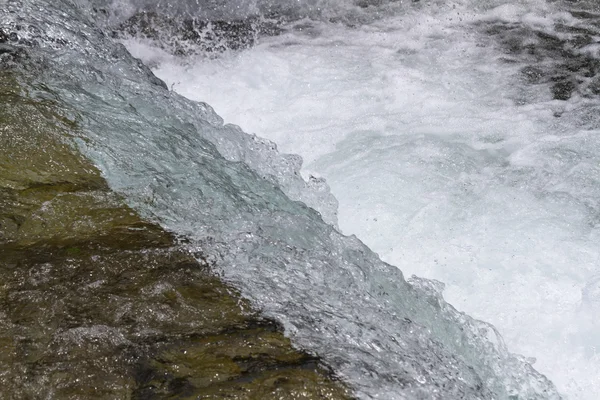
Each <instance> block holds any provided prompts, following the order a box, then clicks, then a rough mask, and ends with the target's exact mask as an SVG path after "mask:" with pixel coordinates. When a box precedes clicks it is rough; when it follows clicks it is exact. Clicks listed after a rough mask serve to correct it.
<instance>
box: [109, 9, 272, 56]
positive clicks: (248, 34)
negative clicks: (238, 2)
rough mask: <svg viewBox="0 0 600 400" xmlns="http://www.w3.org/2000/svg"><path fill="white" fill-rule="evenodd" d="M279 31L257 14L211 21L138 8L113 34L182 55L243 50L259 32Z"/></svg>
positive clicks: (249, 45)
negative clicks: (147, 42) (145, 40)
mask: <svg viewBox="0 0 600 400" xmlns="http://www.w3.org/2000/svg"><path fill="white" fill-rule="evenodd" d="M280 32H281V28H279V27H278V25H277V24H276V23H274V22H266V21H261V20H259V19H257V18H247V19H243V20H233V21H228V20H222V21H219V20H216V21H210V20H203V19H197V18H181V17H170V16H166V15H162V14H158V13H155V12H139V13H137V14H135V15H133V16H132V17H131V18H129V19H128V20H127V21H125V22H124V23H122V24H121V25H119V26H118V27H117V28H116V29H115V30H114V31H113V35H114V36H115V37H127V36H133V37H138V38H144V39H151V40H153V41H155V42H156V43H158V44H159V45H160V46H161V47H162V48H163V49H165V50H167V51H170V52H172V53H174V54H176V55H184V54H192V53H199V52H201V53H218V52H223V51H226V50H242V49H246V48H249V47H252V46H253V45H254V43H255V41H256V39H257V38H258V37H259V36H260V35H277V34H279V33H280Z"/></svg>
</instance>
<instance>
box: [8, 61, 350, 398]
mask: <svg viewBox="0 0 600 400" xmlns="http://www.w3.org/2000/svg"><path fill="white" fill-rule="evenodd" d="M33 93H35V95H34V94H33ZM53 98H54V97H53V95H52V93H51V92H49V91H47V90H46V89H44V88H43V87H37V88H36V90H35V91H34V90H32V89H31V85H30V84H25V83H20V82H19V79H18V76H17V75H15V73H14V72H11V71H6V70H4V71H2V70H0V124H1V125H2V130H1V131H0V398H2V399H42V398H52V399H91V398H93V399H133V398H140V399H141V398H143V399H149V398H157V399H162V398H165V399H166V398H197V399H220V398H230V399H231V398H232V399H261V400H263V399H276V398H277V399H281V398H285V399H342V398H348V396H349V394H348V391H347V389H346V388H345V386H344V385H343V384H341V383H340V382H338V381H336V380H335V379H334V378H333V376H332V374H331V372H329V371H327V370H326V369H324V368H323V367H322V366H320V364H319V362H318V360H317V359H315V358H314V357H312V356H309V355H307V354H305V353H303V352H301V351H298V350H296V349H294V347H293V346H292V344H291V343H290V341H289V340H288V339H287V338H285V337H284V336H283V334H282V329H281V328H280V327H279V326H278V325H277V324H275V323H273V322H272V321H268V320H265V319H263V318H261V317H260V315H259V314H258V313H257V312H255V311H254V310H252V308H251V307H250V305H249V304H248V303H247V302H246V301H245V300H244V299H243V298H241V297H240V296H239V294H238V293H237V292H236V291H235V290H234V289H232V288H231V287H229V286H227V285H225V284H224V283H223V282H222V281H221V280H219V279H218V277H217V276H215V275H214V274H213V273H212V272H211V268H210V265H208V264H207V263H206V262H202V261H198V260H201V257H200V256H199V255H198V254H196V255H191V254H189V253H188V252H186V251H184V250H182V249H181V248H180V247H179V246H178V245H177V241H176V240H175V238H174V236H173V235H171V234H169V233H168V232H165V231H164V230H162V229H161V228H160V227H159V226H157V225H155V224H152V223H149V222H147V221H144V220H142V219H141V218H140V217H139V216H138V215H137V214H136V213H135V212H134V211H133V210H131V209H130V208H128V207H127V206H126V205H125V204H124V202H123V201H122V199H121V198H120V197H119V196H118V195H116V194H115V193H113V192H111V191H110V189H109V188H108V185H107V184H106V182H105V181H104V180H103V178H102V176H101V175H100V173H99V171H98V170H97V169H96V168H95V167H94V166H93V165H91V164H90V163H89V162H88V161H87V160H86V159H85V158H84V157H82V156H81V155H80V154H79V153H78V152H77V151H76V150H75V149H74V148H73V147H72V145H71V144H70V141H69V140H70V139H71V137H72V134H73V133H74V132H75V130H76V129H77V123H76V120H74V119H69V118H66V117H65V115H72V113H71V114H70V113H68V110H62V109H61V106H60V103H59V102H58V101H57V100H53Z"/></svg>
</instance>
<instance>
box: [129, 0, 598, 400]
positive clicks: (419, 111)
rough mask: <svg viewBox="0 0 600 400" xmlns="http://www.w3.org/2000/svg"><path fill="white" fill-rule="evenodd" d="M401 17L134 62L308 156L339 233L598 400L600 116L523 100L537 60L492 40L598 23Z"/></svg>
mask: <svg viewBox="0 0 600 400" xmlns="http://www.w3.org/2000/svg"><path fill="white" fill-rule="evenodd" d="M502 3H506V4H502ZM388 6H389V5H388ZM577 6H578V7H579V8H582V7H583V8H585V7H584V6H585V5H582V4H578V5H577ZM389 7H391V6H389ZM389 7H388V9H389ZM395 7H396V8H395V9H393V11H394V12H391V13H390V15H388V16H385V17H382V16H381V15H377V16H376V18H375V17H374V18H373V21H371V22H369V23H368V24H363V25H359V26H352V27H349V26H347V24H343V23H330V22H317V21H315V20H302V21H300V22H296V23H292V24H290V25H289V26H288V27H287V28H288V31H287V32H286V33H285V34H283V35H281V36H278V37H274V38H263V39H262V40H261V41H260V43H259V45H257V46H256V47H254V48H252V49H250V50H246V51H243V52H235V53H231V54H225V55H222V56H220V57H218V58H216V59H211V58H207V57H205V56H203V55H200V56H190V57H187V58H184V59H182V58H175V57H173V56H171V55H169V54H168V53H166V52H164V51H161V50H159V49H157V48H156V47H154V46H153V44H152V43H148V42H143V41H140V40H130V41H126V45H127V47H128V48H129V49H130V50H131V51H132V53H133V54H134V55H136V56H138V57H141V58H142V59H143V60H144V61H146V62H147V63H148V64H149V65H151V66H152V67H153V70H154V71H155V73H156V74H157V75H158V76H159V77H161V78H162V79H164V80H165V81H166V82H167V84H168V85H169V86H170V87H171V88H172V89H173V90H175V91H177V92H178V93H181V94H183V95H184V96H186V97H188V98H191V99H194V100H202V101H207V102H208V103H210V104H211V105H212V106H213V107H215V109H216V111H217V112H218V113H219V114H220V115H221V116H223V118H224V119H225V120H226V121H227V122H231V123H235V124H237V125H239V126H241V127H242V129H244V130H245V131H247V132H254V133H256V134H258V135H259V136H262V137H266V138H269V139H271V140H273V141H274V142H275V143H277V145H278V147H279V149H280V150H281V151H282V152H286V153H297V154H300V155H301V156H302V157H303V158H304V160H305V166H304V168H303V170H302V172H303V174H304V175H305V176H309V175H314V176H322V177H325V178H326V180H327V182H328V184H329V185H330V187H331V189H332V192H333V194H334V195H335V197H336V198H337V199H338V201H339V203H340V207H339V226H340V228H341V231H342V232H344V233H345V234H356V235H357V236H358V237H359V238H360V239H361V240H363V241H364V242H365V243H366V244H367V245H368V246H369V247H371V248H372V249H373V250H374V251H375V252H377V253H378V254H379V255H380V256H381V258H382V259H383V260H384V261H386V262H389V263H390V264H393V265H395V266H397V267H399V268H400V269H401V270H402V271H403V272H404V274H405V275H407V276H410V275H412V274H415V275H417V276H421V277H426V278H433V279H437V280H440V281H442V282H444V283H445V284H446V287H445V291H444V297H445V298H446V299H447V300H448V301H449V302H450V303H451V304H453V305H454V306H455V307H457V308H458V309H459V310H462V311H465V312H467V313H468V314H470V315H473V316H475V317H476V318H480V319H482V320H485V321H489V322H491V323H492V324H493V325H494V326H495V327H496V328H498V330H499V331H500V333H501V334H502V336H503V337H504V339H505V341H506V343H507V345H508V348H509V349H510V350H511V351H514V352H517V353H519V354H523V355H525V356H526V357H532V358H534V359H536V360H537V361H536V362H535V364H534V365H535V367H536V369H537V370H539V371H540V372H542V373H544V374H546V375H547V376H548V377H549V378H550V379H552V381H553V382H554V383H555V384H556V385H557V386H558V388H559V390H560V391H561V392H562V393H563V394H565V395H566V396H567V397H568V398H572V399H589V400H592V399H597V398H600V378H599V377H600V354H599V351H600V319H599V318H598V315H600V314H599V312H600V309H599V308H598V307H599V304H600V297H598V296H599V293H600V292H599V289H598V288H599V284H600V283H599V282H600V246H599V244H600V242H599V240H600V230H599V228H598V222H599V215H600V214H599V212H600V201H599V199H600V136H599V134H600V132H599V131H598V128H600V119H599V117H598V114H597V108H596V107H597V104H598V101H597V100H595V99H593V98H592V99H586V98H584V97H581V96H577V95H575V96H573V97H572V98H571V99H570V100H568V101H560V100H553V99H552V96H551V95H550V90H549V85H543V84H541V85H529V86H527V85H526V84H525V83H524V82H523V77H522V74H521V73H520V71H521V69H522V68H523V67H524V66H527V65H528V63H530V61H531V60H526V59H523V58H519V57H515V56H514V55H511V54H507V52H506V51H505V49H503V48H502V47H501V46H500V43H498V41H497V40H495V39H494V37H492V36H491V35H487V34H485V32H484V29H482V26H485V25H486V24H490V25H491V24H492V23H494V24H496V25H498V24H499V22H500V21H503V22H506V23H513V24H516V25H520V26H523V27H533V28H535V29H539V30H542V31H545V32H548V33H551V34H556V31H555V29H556V28H555V25H556V24H557V23H563V24H566V25H568V26H586V23H587V22H586V21H585V20H582V19H581V18H576V17H574V16H573V15H571V14H570V13H568V11H569V7H570V8H572V7H573V5H572V4H570V5H568V6H567V7H565V6H564V5H561V4H559V3H546V2H543V1H521V2H513V3H508V2H486V3H485V4H483V3H481V2H478V3H473V2H462V3H459V2H452V3H449V4H448V3H445V4H444V5H440V4H431V3H426V4H423V5H416V6H414V7H412V8H411V7H408V6H406V5H404V6H402V7H401V6H400V5H395ZM587 9H588V10H591V11H594V10H593V8H590V7H589V6H588V7H587ZM381 10H382V8H372V9H371V10H369V9H367V10H364V11H362V12H364V13H368V12H372V13H379V14H382V11H381ZM386 10H387V9H386ZM330 11H331V10H330ZM336 11H339V9H336ZM559 35H560V33H559ZM584 51H594V50H593V46H590V47H588V48H586V49H585V50H584ZM507 59H508V60H509V61H512V62H507ZM558 114H560V117H557V116H556V115H558Z"/></svg>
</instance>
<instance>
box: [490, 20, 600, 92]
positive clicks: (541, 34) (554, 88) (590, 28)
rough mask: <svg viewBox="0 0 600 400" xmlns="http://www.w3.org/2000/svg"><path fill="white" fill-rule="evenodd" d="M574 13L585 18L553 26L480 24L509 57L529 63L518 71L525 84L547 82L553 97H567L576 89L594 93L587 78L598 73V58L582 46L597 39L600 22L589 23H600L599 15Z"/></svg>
mask: <svg viewBox="0 0 600 400" xmlns="http://www.w3.org/2000/svg"><path fill="white" fill-rule="evenodd" d="M574 13H575V14H573V15H574V16H575V17H577V16H578V18H585V22H582V23H572V24H569V25H566V24H564V23H557V24H556V25H555V27H554V29H553V30H545V28H541V27H540V28H539V29H538V28H532V27H527V26H523V25H520V24H515V23H505V22H501V21H496V22H490V23H481V28H482V29H483V31H484V32H485V33H486V34H487V35H489V36H491V37H493V38H494V39H495V40H497V42H498V43H499V45H500V47H501V48H502V49H504V51H505V53H507V54H510V57H511V59H512V60H515V61H516V62H525V63H528V64H529V65H528V66H527V67H524V68H522V69H521V71H520V72H521V76H522V77H523V78H524V79H523V81H524V82H525V83H526V84H529V85H540V84H545V85H548V87H549V94H550V95H551V96H552V98H553V99H556V100H569V99H570V98H571V97H572V96H573V95H574V94H575V93H578V94H580V95H582V96H596V95H598V94H597V93H596V92H595V91H594V90H593V89H592V87H591V86H590V88H588V87H587V86H588V85H587V82H588V81H589V80H590V78H594V77H596V76H598V74H600V60H598V58H596V57H595V56H594V54H593V53H592V52H586V51H582V48H584V47H585V46H588V45H594V44H595V43H599V42H600V41H599V40H598V37H600V25H599V26H595V25H594V24H592V23H590V22H594V21H596V22H598V23H599V24H600V16H598V15H595V14H590V13H583V14H581V13H579V14H578V13H577V12H574Z"/></svg>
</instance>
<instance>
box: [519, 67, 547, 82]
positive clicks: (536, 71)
mask: <svg viewBox="0 0 600 400" xmlns="http://www.w3.org/2000/svg"><path fill="white" fill-rule="evenodd" d="M521 74H523V76H524V77H525V80H526V81H527V83H539V82H541V81H542V80H543V78H544V71H542V69H541V68H537V67H534V66H527V67H525V68H523V69H521Z"/></svg>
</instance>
